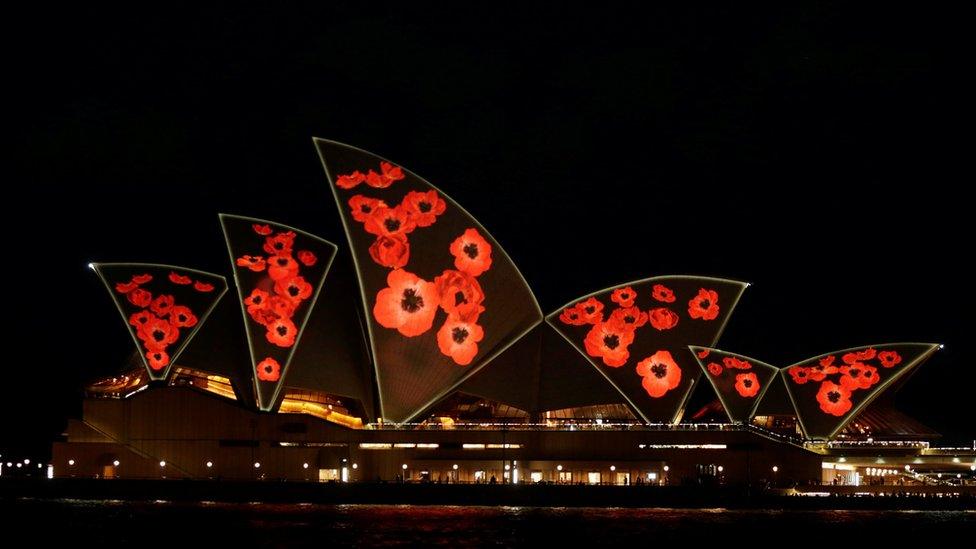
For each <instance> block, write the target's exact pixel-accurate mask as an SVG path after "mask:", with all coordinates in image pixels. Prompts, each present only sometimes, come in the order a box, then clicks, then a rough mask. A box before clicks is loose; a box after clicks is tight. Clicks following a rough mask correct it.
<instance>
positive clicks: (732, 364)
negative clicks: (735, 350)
mask: <svg viewBox="0 0 976 549" xmlns="http://www.w3.org/2000/svg"><path fill="white" fill-rule="evenodd" d="M722 364H725V367H726V368H730V369H732V370H751V369H752V364H749V361H748V360H740V359H738V358H736V357H734V356H727V357H725V358H723V359H722Z"/></svg>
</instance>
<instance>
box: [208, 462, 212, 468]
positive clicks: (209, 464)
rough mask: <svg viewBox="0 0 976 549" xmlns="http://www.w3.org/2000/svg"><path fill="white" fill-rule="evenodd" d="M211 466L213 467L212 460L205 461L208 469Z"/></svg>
mask: <svg viewBox="0 0 976 549" xmlns="http://www.w3.org/2000/svg"><path fill="white" fill-rule="evenodd" d="M211 467H213V462H212V461H208V462H207V468H208V469H209V468H211Z"/></svg>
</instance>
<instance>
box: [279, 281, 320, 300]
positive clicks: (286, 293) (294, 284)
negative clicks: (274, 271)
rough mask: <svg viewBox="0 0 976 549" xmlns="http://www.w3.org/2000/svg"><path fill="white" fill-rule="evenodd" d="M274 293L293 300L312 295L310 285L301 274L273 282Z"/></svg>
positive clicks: (303, 298) (304, 298)
mask: <svg viewBox="0 0 976 549" xmlns="http://www.w3.org/2000/svg"><path fill="white" fill-rule="evenodd" d="M274 289H275V293H276V294H278V295H280V296H281V297H284V298H286V299H290V300H291V301H293V302H296V303H297V302H301V301H304V300H306V299H308V298H309V297H311V296H312V290H313V288H312V285H311V284H309V283H308V282H306V281H305V279H304V278H303V277H301V276H295V277H292V278H287V279H283V280H279V281H278V282H275V288H274Z"/></svg>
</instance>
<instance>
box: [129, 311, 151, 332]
mask: <svg viewBox="0 0 976 549" xmlns="http://www.w3.org/2000/svg"><path fill="white" fill-rule="evenodd" d="M154 318H156V315H154V314H152V313H150V312H149V311H147V310H145V309H143V310H141V311H139V312H138V313H132V315H130V316H129V324H132V325H133V326H135V327H136V330H141V329H142V327H143V326H145V325H146V323H148V322H149V321H150V320H153V319H154Z"/></svg>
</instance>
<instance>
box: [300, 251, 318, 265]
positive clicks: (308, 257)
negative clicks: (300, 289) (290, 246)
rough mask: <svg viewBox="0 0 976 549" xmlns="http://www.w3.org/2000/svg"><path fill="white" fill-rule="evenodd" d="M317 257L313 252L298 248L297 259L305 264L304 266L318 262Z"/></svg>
mask: <svg viewBox="0 0 976 549" xmlns="http://www.w3.org/2000/svg"><path fill="white" fill-rule="evenodd" d="M318 260H319V258H318V257H316V256H315V254H314V253H312V252H310V251H308V250H298V261H300V262H301V263H302V265H305V266H306V267H311V266H312V265H315V263H316V262H318Z"/></svg>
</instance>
